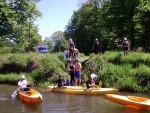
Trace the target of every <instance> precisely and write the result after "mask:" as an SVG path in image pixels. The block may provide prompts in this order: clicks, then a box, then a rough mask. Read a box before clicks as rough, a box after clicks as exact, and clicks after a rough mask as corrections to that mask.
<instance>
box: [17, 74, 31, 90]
mask: <svg viewBox="0 0 150 113" xmlns="http://www.w3.org/2000/svg"><path fill="white" fill-rule="evenodd" d="M28 85H30V82H29V81H28V79H27V78H26V77H25V75H22V76H21V79H20V80H19V82H18V86H19V87H20V90H22V91H29V90H30V88H29V87H27V86H28Z"/></svg>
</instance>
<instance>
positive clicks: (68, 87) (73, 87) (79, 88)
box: [46, 86, 100, 91]
mask: <svg viewBox="0 0 150 113" xmlns="http://www.w3.org/2000/svg"><path fill="white" fill-rule="evenodd" d="M53 88H54V86H48V87H46V89H47V90H49V91H51V90H52V89H53ZM63 88H67V89H75V90H81V89H87V87H85V86H64V87H63ZM91 89H93V90H99V89H100V87H93V88H91Z"/></svg>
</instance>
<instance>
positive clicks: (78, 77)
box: [74, 59, 82, 86]
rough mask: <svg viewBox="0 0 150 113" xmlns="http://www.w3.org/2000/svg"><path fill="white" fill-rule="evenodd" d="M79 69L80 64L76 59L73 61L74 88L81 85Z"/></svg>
mask: <svg viewBox="0 0 150 113" xmlns="http://www.w3.org/2000/svg"><path fill="white" fill-rule="evenodd" d="M81 68H82V65H81V63H80V62H79V60H78V59H76V60H75V75H74V79H75V86H78V85H79V86H80V85H81Z"/></svg>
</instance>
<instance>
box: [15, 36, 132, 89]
mask: <svg viewBox="0 0 150 113" xmlns="http://www.w3.org/2000/svg"><path fill="white" fill-rule="evenodd" d="M68 45H69V49H68V50H66V51H65V52H64V53H65V55H66V59H68V58H71V59H72V60H71V62H69V63H68V65H67V70H68V71H69V74H70V83H69V85H71V86H80V85H81V69H82V65H81V63H80V62H79V60H78V55H79V50H78V49H77V48H76V47H75V44H74V42H73V40H72V39H69V42H68ZM130 45H131V43H130V42H129V40H128V39H127V38H124V40H123V42H122V45H121V46H122V48H123V51H124V55H128V51H130ZM99 47H100V44H99V41H98V39H97V38H96V39H95V42H94V45H93V53H94V54H98V53H99ZM96 79H97V75H95V74H91V75H89V76H88V80H87V81H86V86H87V88H91V87H94V86H96V85H95V81H96ZM56 84H57V86H58V87H62V86H65V85H66V80H64V79H63V77H62V75H61V74H59V77H58V80H57V81H56V82H55V85H56ZM28 85H30V82H29V81H28V79H27V78H26V77H25V75H22V77H21V79H20V80H19V82H18V86H19V87H20V89H21V90H22V91H29V90H30V88H29V87H28Z"/></svg>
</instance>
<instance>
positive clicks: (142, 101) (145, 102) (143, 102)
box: [104, 94, 150, 110]
mask: <svg viewBox="0 0 150 113" xmlns="http://www.w3.org/2000/svg"><path fill="white" fill-rule="evenodd" d="M104 98H105V99H107V100H109V101H112V102H115V103H118V104H122V105H125V106H128V107H133V108H137V109H143V110H150V100H149V99H148V98H143V97H137V96H121V95H115V94H106V95H105V96H104Z"/></svg>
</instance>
